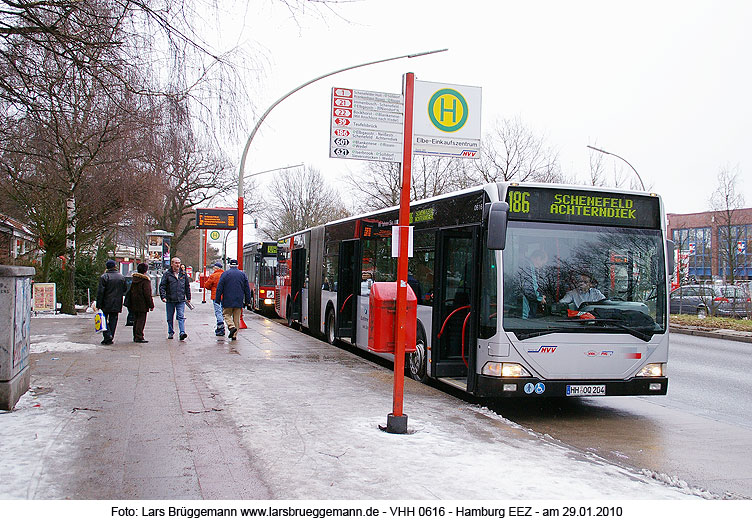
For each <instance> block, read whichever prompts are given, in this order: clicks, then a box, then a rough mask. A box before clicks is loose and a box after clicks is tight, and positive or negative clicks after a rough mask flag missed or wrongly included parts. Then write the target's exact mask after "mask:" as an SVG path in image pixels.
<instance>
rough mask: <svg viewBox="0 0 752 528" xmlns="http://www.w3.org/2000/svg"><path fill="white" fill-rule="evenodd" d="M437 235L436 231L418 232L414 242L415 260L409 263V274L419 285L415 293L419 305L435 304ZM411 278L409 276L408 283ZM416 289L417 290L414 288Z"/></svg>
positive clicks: (412, 259)
mask: <svg viewBox="0 0 752 528" xmlns="http://www.w3.org/2000/svg"><path fill="white" fill-rule="evenodd" d="M435 245H436V234H435V232H434V231H416V232H415V233H414V240H413V258H411V259H410V262H409V273H410V274H411V275H412V277H413V279H414V280H415V281H416V282H417V283H418V284H419V287H417V289H418V290H419V291H418V292H415V294H416V297H418V304H423V305H426V306H431V305H432V304H433V268H434V249H435ZM409 280H410V276H408V281H409ZM413 289H416V288H413Z"/></svg>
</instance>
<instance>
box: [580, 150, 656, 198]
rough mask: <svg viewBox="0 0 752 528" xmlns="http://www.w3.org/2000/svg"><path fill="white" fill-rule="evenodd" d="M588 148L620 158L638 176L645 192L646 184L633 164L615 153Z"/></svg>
mask: <svg viewBox="0 0 752 528" xmlns="http://www.w3.org/2000/svg"><path fill="white" fill-rule="evenodd" d="M587 148H589V149H593V150H597V151H598V152H601V153H603V154H608V155H609V156H614V157H616V158H619V159H620V160H622V161H623V162H624V163H626V164H627V165H629V167H630V168H631V169H632V170H633V171H634V173H635V174H636V175H637V180H638V181H639V182H640V186H642V190H643V191H644V190H645V184H644V183H642V178H640V174H639V173H638V172H637V169H635V168H634V167H633V166H632V164H631V163H629V162H628V161H627V160H625V159H624V158H622V157H621V156H619V155H618V154H614V153H613V152H606V151H605V150H603V149H599V148H598V147H592V146H590V145H588V146H587Z"/></svg>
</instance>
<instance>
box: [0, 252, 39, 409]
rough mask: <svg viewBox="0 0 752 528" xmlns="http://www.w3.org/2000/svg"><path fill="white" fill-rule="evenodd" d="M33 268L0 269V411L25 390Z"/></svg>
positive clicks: (8, 407) (8, 406)
mask: <svg viewBox="0 0 752 528" xmlns="http://www.w3.org/2000/svg"><path fill="white" fill-rule="evenodd" d="M34 273H35V270H34V268H27V267H20V266H0V409H3V410H6V411H10V410H12V409H13V407H15V405H16V403H18V400H19V399H20V398H21V396H23V394H24V393H25V392H26V391H27V390H29V382H30V380H31V369H30V368H29V347H30V333H31V278H32V277H33V276H34Z"/></svg>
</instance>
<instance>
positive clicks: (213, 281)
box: [204, 262, 225, 336]
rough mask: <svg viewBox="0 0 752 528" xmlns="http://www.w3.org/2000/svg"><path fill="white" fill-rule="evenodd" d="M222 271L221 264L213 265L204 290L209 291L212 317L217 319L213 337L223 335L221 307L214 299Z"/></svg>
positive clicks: (223, 326)
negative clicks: (212, 305)
mask: <svg viewBox="0 0 752 528" xmlns="http://www.w3.org/2000/svg"><path fill="white" fill-rule="evenodd" d="M223 272H224V270H223V269H222V263H221V262H215V263H214V272H213V273H212V274H211V275H209V276H208V277H207V278H206V282H205V283H204V288H206V289H207V290H211V299H212V304H214V316H215V317H216V318H217V328H216V329H215V330H214V335H216V336H223V335H225V320H224V317H223V316H222V305H221V304H219V303H218V302H217V301H216V299H215V297H216V295H217V284H219V277H220V276H222V273H223Z"/></svg>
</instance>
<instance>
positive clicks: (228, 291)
mask: <svg viewBox="0 0 752 528" xmlns="http://www.w3.org/2000/svg"><path fill="white" fill-rule="evenodd" d="M214 300H215V301H216V302H218V303H219V304H221V305H222V315H223V316H224V318H225V324H226V325H227V328H228V329H229V330H230V333H229V334H228V336H229V338H230V339H232V340H233V341H234V340H236V339H237V337H235V334H236V333H237V332H238V327H239V326H240V314H241V312H242V311H243V306H247V305H248V304H250V302H251V287H250V286H249V284H248V277H247V276H246V274H245V273H243V272H242V271H240V270H239V269H238V261H237V260H234V259H233V260H231V261H230V269H228V270H227V271H225V272H224V273H223V274H222V276H221V277H220V278H219V283H218V284H217V293H216V294H215V296H214Z"/></svg>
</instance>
